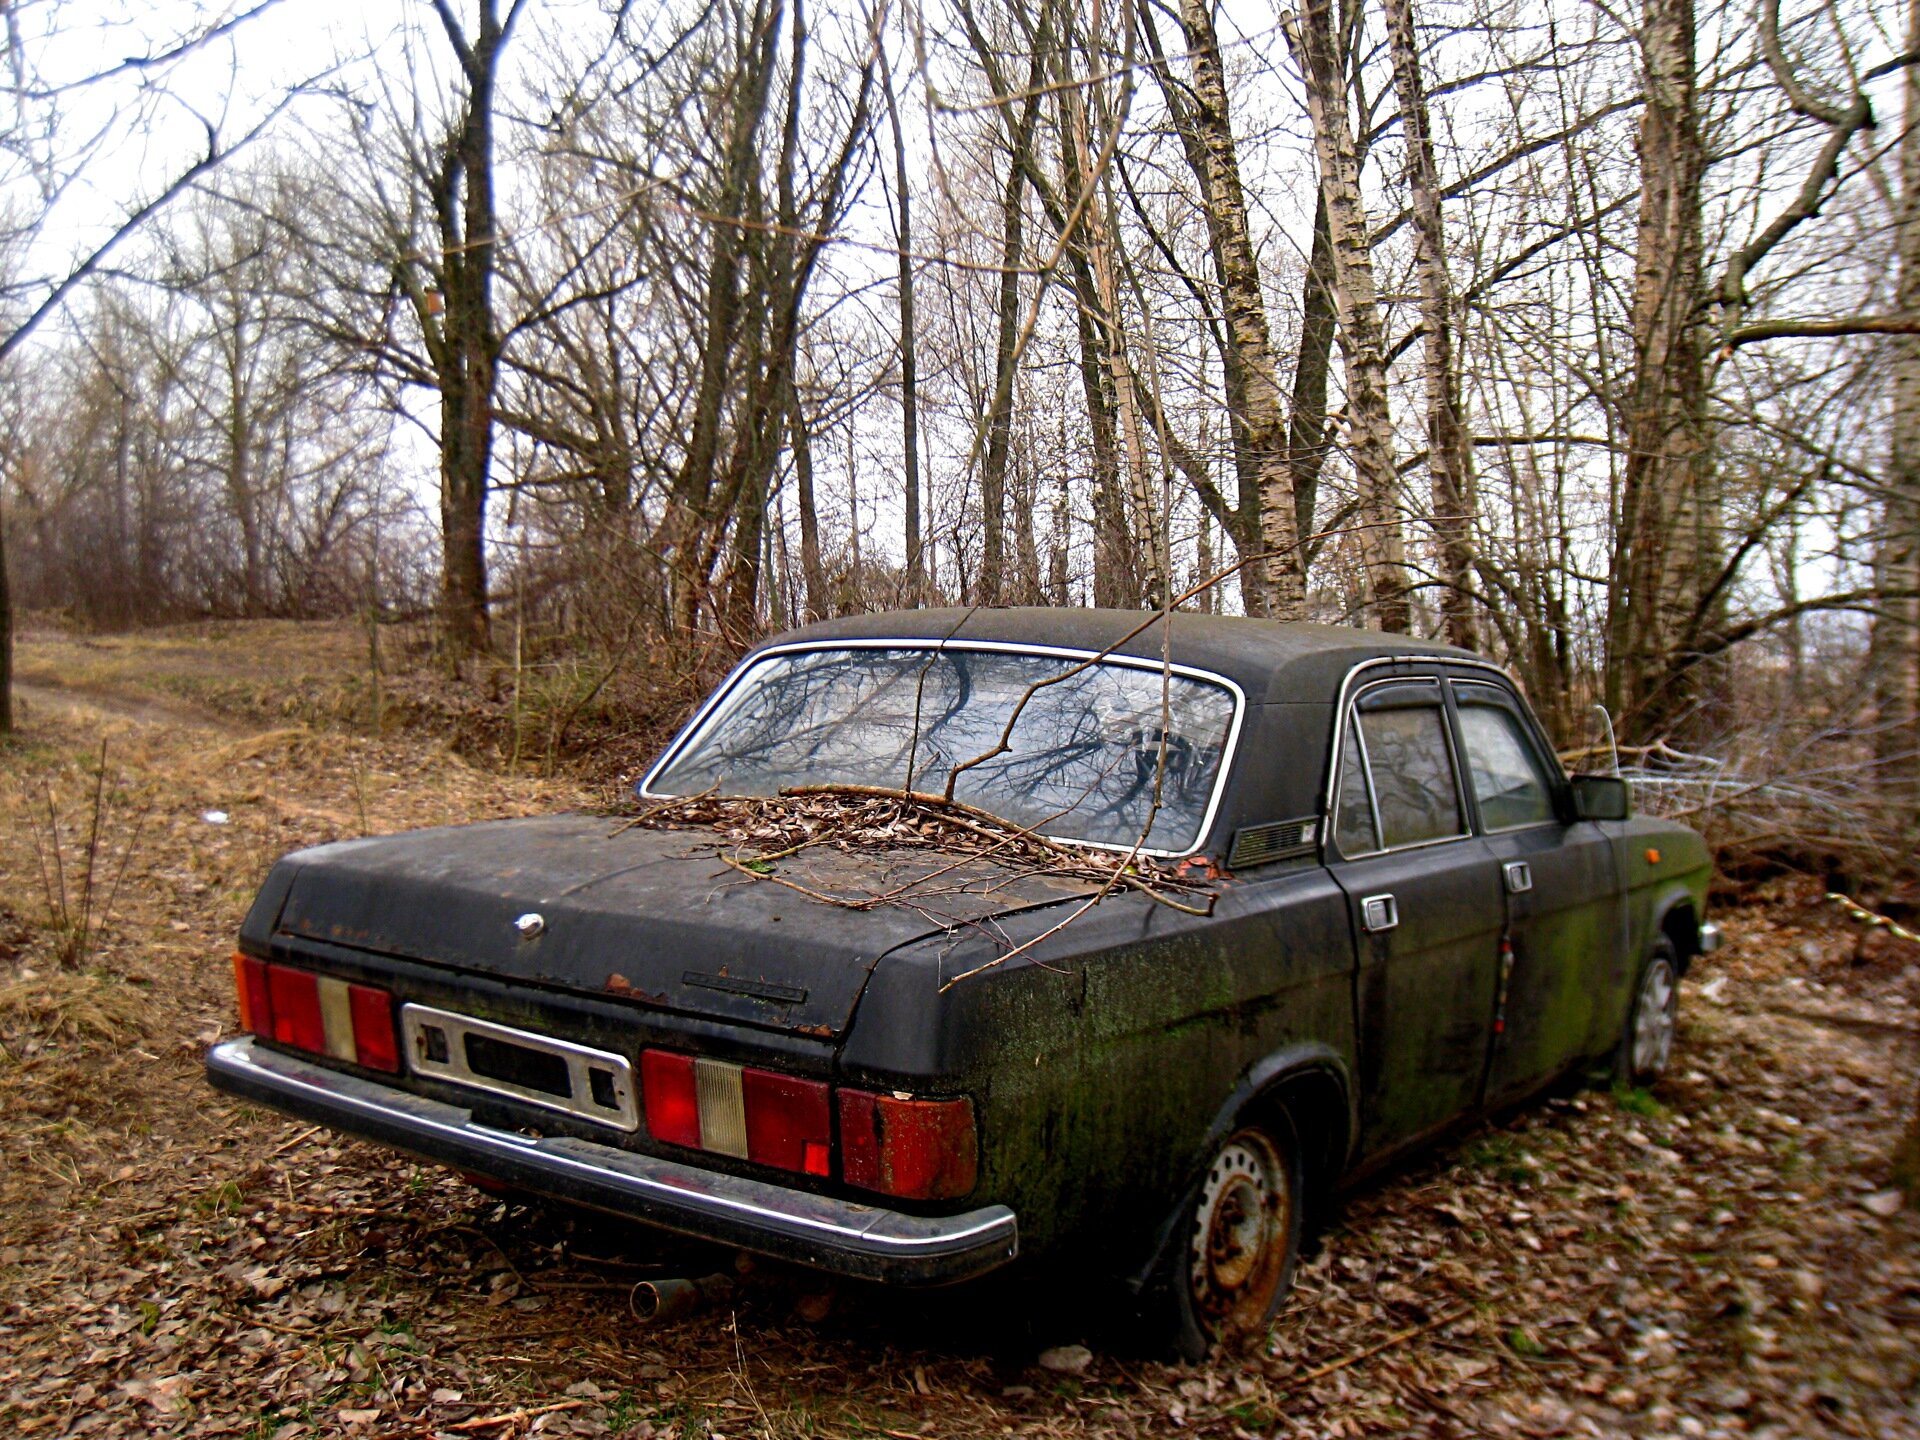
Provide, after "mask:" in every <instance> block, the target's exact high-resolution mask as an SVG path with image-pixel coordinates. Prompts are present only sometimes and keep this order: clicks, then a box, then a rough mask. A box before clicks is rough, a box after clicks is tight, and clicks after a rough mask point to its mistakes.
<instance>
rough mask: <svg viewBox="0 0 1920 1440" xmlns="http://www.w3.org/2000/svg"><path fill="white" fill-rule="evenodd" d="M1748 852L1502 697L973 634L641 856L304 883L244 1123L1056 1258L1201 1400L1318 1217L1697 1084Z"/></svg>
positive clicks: (772, 648) (316, 853)
mask: <svg viewBox="0 0 1920 1440" xmlns="http://www.w3.org/2000/svg"><path fill="white" fill-rule="evenodd" d="M1707 876H1708V859H1707V853H1706V850H1705V848H1704V846H1703V844H1702V842H1701V841H1700V839H1699V837H1698V836H1696V835H1695V834H1694V833H1693V832H1692V831H1690V830H1687V829H1685V828H1683V827H1680V826H1676V825H1672V824H1666V823H1660V822H1656V821H1651V820H1647V819H1637V818H1629V816H1628V797H1627V793H1626V786H1625V784H1624V783H1623V782H1622V781H1620V780H1617V779H1610V778H1602V777H1574V778H1572V779H1569V778H1568V777H1567V776H1566V775H1565V774H1564V773H1563V772H1562V770H1561V768H1560V766H1559V764H1558V762H1557V761H1556V760H1555V758H1554V755H1553V751H1552V750H1551V748H1550V747H1549V746H1548V744H1547V743H1546V739H1545V737H1544V735H1543V734H1542V732H1541V730H1540V728H1539V726H1538V724H1537V722H1536V721H1535V720H1534V718H1533V715H1532V713H1531V711H1530V710H1529V709H1528V707H1527V705H1526V703H1525V702H1524V701H1523V700H1522V699H1521V697H1520V695H1519V694H1518V692H1517V691H1516V689H1515V688H1514V686H1513V685H1512V684H1511V683H1510V681H1509V680H1508V679H1507V677H1506V676H1505V675H1504V674H1503V673H1502V672H1501V671H1500V670H1498V669H1497V668H1495V667H1494V666H1491V665H1489V664H1487V663H1486V662H1485V661H1482V660H1480V659H1478V658H1476V657H1474V656H1472V655H1470V654H1467V653H1465V652H1463V651H1459V650H1454V649H1450V648H1448V647H1445V646H1441V645H1436V644H1429V643H1424V642H1420V641H1415V640H1409V639H1405V638H1403V637H1398V636H1389V635H1381V634H1373V633H1367V632H1363V631H1358V630H1347V629H1337V628H1331V627H1324V626H1312V625H1282V624H1276V623H1270V622H1266V621H1259V620H1240V619H1226V618H1217V617H1207V616H1196V615H1186V614H1177V615H1175V616H1173V617H1172V619H1171V621H1170V622H1169V621H1162V620H1160V619H1157V618H1156V617H1155V616H1153V615H1151V614H1137V613H1122V612H1112V611H1086V610H1078V611H1076V610H1019V609H1013V610H968V611H961V610H944V611H943V610H929V611H915V612H910V613H899V614H888V615H871V616H863V617H858V618H854V619H848V620H840V621H834V622H831V623H827V624H821V625H815V626H812V627H809V628H807V629H804V630H801V631H798V632H796V633H793V634H790V635H787V636H784V637H782V638H780V639H778V640H774V641H770V642H768V643H766V644H764V645H762V646H760V647H759V648H757V649H756V650H754V651H752V652H751V653H750V654H748V655H747V657H746V658H745V659H744V660H743V661H742V662H741V664H740V665H739V666H738V668H737V669H736V670H735V671H734V672H733V674H732V675H731V676H730V677H729V678H728V679H727V680H726V682H725V683H724V684H722V685H721V686H720V687H719V689H718V690H717V691H716V692H715V694H714V695H713V696H712V698H711V699H709V700H708V701H707V703H706V705H705V707H704V708H703V709H701V711H700V712H699V713H698V714H697V715H696V716H695V717H694V718H693V720H692V721H691V722H690V723H689V724H688V725H687V726H686V728H685V729H684V730H683V731H682V733H681V734H680V735H679V737H678V738H677V739H676V740H675V741H674V742H673V743H672V745H671V746H669V747H668V749H667V751H666V752H665V754H664V755H662V756H661V757H660V758H659V760H658V761H657V762H656V763H655V764H654V765H653V767H652V769H651V770H650V771H649V773H648V774H647V776H646V778H645V780H644V781H643V782H642V783H641V785H640V787H639V796H638V805H637V808H635V809H634V810H633V811H632V812H631V813H629V814H625V815H616V816H606V815H569V816H556V817H551V818H539V819H530V820H508V821H498V822H492V823H487V824H480V825H472V826H465V827H460V828H453V829H439V830H426V831H420V832H417V833H414V834H408V835H396V836H388V837H383V838H374V839H365V840H355V841H348V842H344V843H339V844H333V845H326V846H322V847H319V848H317V849H312V850H307V851H303V852H300V853H298V854H295V855H291V856H288V857H287V858H286V859H284V860H282V861H281V862H280V863H279V864H278V865H276V866H275V867H274V869H273V872H272V874H271V875H270V876H269V877H268V879H267V881H266V884H265V885H264V887H263V888H262V889H261V892H260V895H259V898H258V899H257V900H256V901H255V903H254V906H253V909H252V911H251V913H250V914H249V916H248V917H247V920H246V922H245V925H244V926H243V928H242V930H241V934H240V944H239V953H238V954H237V955H236V956H235V970H236V977H237V981H238V987H239V993H240V1013H241V1024H242V1028H243V1029H244V1030H246V1031H248V1032H251V1033H250V1034H248V1035H243V1036H241V1037H239V1038H235V1039H231V1040H227V1041H225V1042H224V1043H222V1044H220V1045H217V1046H216V1047H215V1048H214V1049H213V1051H212V1052H211V1054H210V1055H209V1057H208V1061H207V1069H208V1074H209V1078H210V1079H211V1080H212V1082H213V1083H214V1084H215V1085H217V1086H219V1087H220V1088H221V1089H223V1090H226V1091H229V1092H232V1093H234V1094H236V1095H240V1096H244V1097H247V1098H249V1099H252V1100H256V1101H260V1102H263V1103H265V1104H267V1105H270V1106H274V1107H277V1108H279V1109H281V1110H284V1111H286V1112H289V1113H291V1114H294V1115H297V1116H301V1117H305V1118H308V1119H311V1120H316V1121H320V1122H324V1123H325V1124H328V1125H331V1126H333V1127H335V1128H337V1129H339V1130H341V1131H344V1132H347V1133H350V1134H353V1135H358V1136H363V1137H365V1138H367V1139H370V1140H374V1141H379V1142H382V1143H384V1144H387V1145H390V1146H394V1147H397V1148H398V1149H400V1150H403V1151H407V1152H410V1153H412V1154H414V1155H417V1156H423V1157H426V1158H428V1159H430V1160H435V1161H440V1162H444V1163H445V1164H447V1165H449V1166H453V1167H457V1168H458V1169H460V1170H463V1171H466V1172H469V1173H473V1174H477V1175H480V1176H482V1177H488V1178H490V1179H491V1180H492V1181H495V1182H498V1183H500V1184H504V1185H507V1186H511V1187H513V1188H515V1189H517V1190H521V1191H525V1192H531V1193H533V1194H537V1195H545V1196H550V1197H557V1198H560V1199H564V1200H567V1201H572V1202H576V1203H581V1204H585V1205H588V1206H592V1207H597V1208H599V1209H602V1210H606V1211H612V1212H615V1213H617V1214H620V1215H624V1216H629V1217H632V1218H635V1219H638V1220H642V1221H646V1222H650V1223H652V1224H654V1225H658V1226H662V1227H665V1228H667V1229H670V1230H674V1231H678V1232H681V1233H683V1234H688V1235H694V1236H699V1237H705V1238H707V1239H711V1240H714V1241H717V1242H720V1243H724V1244H728V1245H734V1246H738V1247H742V1248H745V1249H748V1250H753V1251H758V1252H761V1253H765V1254H768V1255H774V1256H780V1257H784V1258H786V1259H789V1260H793V1261H797V1262H800V1263H803V1264H806V1265H810V1266H815V1267H819V1268H822V1269H825V1270H829V1271H835V1272H839V1273H841V1274H845V1275H852V1276H861V1277H869V1278H874V1279H880V1280H885V1281H892V1282H897V1283H914V1284H925V1283H938V1282H945V1281H954V1280H961V1279H965V1278H967V1277H970V1276H974V1275H978V1274H981V1273H983V1272H985V1271H988V1270H991V1269H993V1268H994V1267H997V1266H1000V1265H1002V1264H1004V1263H1005V1262H1007V1261H1009V1260H1011V1259H1013V1258H1014V1256H1015V1254H1016V1253H1019V1254H1022V1255H1051V1256H1054V1257H1059V1258H1062V1259H1067V1260H1075V1259H1077V1260H1079V1261H1082V1262H1084V1263H1087V1264H1089V1265H1091V1266H1094V1267H1096V1268H1097V1270H1098V1271H1099V1273H1102V1274H1105V1275H1110V1276H1113V1277H1115V1278H1117V1279H1118V1280H1120V1281H1122V1282H1124V1283H1125V1284H1126V1285H1127V1286H1128V1287H1129V1288H1130V1290H1131V1291H1132V1293H1133V1294H1134V1295H1136V1296H1137V1297H1139V1300H1140V1303H1141V1306H1142V1309H1143V1310H1144V1311H1145V1313H1147V1314H1149V1315H1152V1316H1155V1317H1157V1318H1158V1322H1159V1323H1160V1325H1161V1326H1162V1327H1163V1333H1164V1335H1165V1338H1166V1339H1167V1340H1168V1341H1169V1342H1170V1343H1171V1344H1172V1345H1173V1347H1174V1348H1176V1349H1178V1350H1179V1351H1181V1352H1183V1353H1185V1354H1187V1355H1190V1356H1192V1355H1199V1354H1201V1353H1204V1352H1205V1350H1206V1349H1207V1348H1208V1347H1209V1346H1210V1345H1212V1344H1213V1343H1214V1342H1215V1341H1217V1340H1220V1339H1222V1338H1224V1337H1226V1336H1228V1335H1230V1334H1246V1333H1257V1332H1260V1331H1263V1330H1264V1327H1265V1325H1266V1322H1267V1321H1268V1320H1269V1319H1270V1317H1271V1316H1272V1314H1273V1311H1274V1309H1275V1307H1276V1306H1277V1305H1278V1303H1279V1300H1280V1297H1281V1296H1282V1295H1283V1293H1284V1292H1285V1290H1286V1287H1287V1284H1288V1282H1289V1279H1290V1276H1291V1272H1292V1266H1293V1257H1294V1253H1295V1249H1296V1246H1297V1243H1298V1236H1299V1228H1300V1219H1301V1213H1302V1210H1303V1208H1304V1207H1305V1205H1306V1204H1307V1202H1308V1200H1309V1199H1310V1198H1311V1197H1312V1196H1314V1195H1316V1194H1318V1193H1322V1192H1324V1191H1325V1190H1327V1189H1328V1188H1329V1187H1331V1186H1333V1185H1335V1184H1337V1183H1338V1182H1340V1181H1342V1180H1343V1179H1345V1178H1349V1177H1351V1176H1353V1175H1354V1174H1356V1173H1358V1172H1360V1171H1362V1170H1364V1169H1366V1168H1369V1167H1373V1166H1377V1165H1379V1164H1380V1163H1382V1162H1383V1161H1384V1160H1386V1159H1388V1158H1390V1157H1392V1156H1393V1155H1395V1154H1396V1153H1399V1152H1402V1151H1404V1150H1405V1149H1407V1148H1408V1147H1410V1146H1413V1145H1415V1144H1417V1143H1419V1142H1420V1141H1422V1140H1423V1139H1426V1138H1429V1137H1431V1136H1433V1135H1434V1134H1436V1133H1437V1132H1438V1131H1440V1130H1442V1129H1443V1128H1445V1127H1447V1126H1449V1125H1450V1124H1452V1123H1453V1122H1455V1121H1457V1120H1459V1119H1460V1118H1461V1117H1463V1116H1467V1115H1471V1114H1474V1113H1477V1112H1481V1111H1485V1110H1487V1109H1489V1108H1491V1107H1495V1106H1500V1105H1503V1104H1506V1103H1509V1102H1511V1101H1514V1100H1517V1099H1521V1098H1524V1097H1526V1096H1527V1095H1529V1094H1531V1093H1533V1092H1536V1091H1538V1090H1540V1089H1541V1088H1542V1087H1544V1086H1546V1085H1548V1084H1549V1083H1551V1082H1552V1081H1553V1080H1555V1079H1556V1077H1559V1076H1562V1075H1564V1074H1567V1073H1568V1072H1571V1071H1574V1070H1576V1069H1578V1068H1580V1067H1585V1066H1593V1065H1595V1064H1596V1063H1612V1064H1614V1065H1617V1066H1618V1067H1620V1069H1622V1070H1623V1071H1625V1072H1627V1073H1629V1074H1631V1075H1632V1076H1634V1077H1638V1078H1642V1079H1644V1078H1647V1077H1649V1076H1651V1075H1653V1074H1655V1073H1657V1072H1658V1071H1659V1070H1660V1068H1661V1067H1662V1065H1663V1064H1664V1063H1665V1062H1666V1059H1667V1053H1668V1049H1669V1046H1670V1044H1671V1041H1672V1037H1673V1029H1674V1013H1675V1003H1676V997H1677V987H1678V982H1679V979H1680V976H1681V975H1682V973H1683V972H1684V970H1685V968H1686V966H1687V965H1688V963H1689V962H1690V960H1691V959H1692V958H1693V957H1694V956H1695V955H1697V954H1699V953H1700V952H1702V951H1703V950H1706V949H1710V948H1711V947H1712V945H1713V943H1714V935H1715V932H1714V929H1713V927H1712V926H1711V925H1708V924H1706V923H1705V909H1704V904H1705V892H1706V882H1707Z"/></svg>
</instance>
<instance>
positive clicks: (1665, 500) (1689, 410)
mask: <svg viewBox="0 0 1920 1440" xmlns="http://www.w3.org/2000/svg"><path fill="white" fill-rule="evenodd" d="M1640 50H1641V60H1642V66H1643V70H1644V74H1645V86H1646V100H1645V103H1644V105H1643V107H1642V109H1641V112H1640V220H1639V231H1638V236H1637V241H1636V245H1637V250H1636V255H1635V260H1634V289H1633V307H1632V312H1631V324H1632V333H1633V345H1634V356H1635V365H1634V373H1633V378H1632V381H1631V384H1630V387H1629V390H1628V394H1627V401H1626V416H1625V420H1626V431H1627V437H1626V438H1627V458H1626V465H1625V468H1624V471H1623V474H1622V476H1621V487H1620V517H1619V523H1618V527H1617V530H1616V540H1615V546H1616V550H1615V558H1614V567H1613V573H1614V576H1615V584H1614V587H1613V590H1612V592H1611V593H1610V595H1609V616H1608V640H1609V645H1608V649H1609V658H1610V663H1609V665H1608V667H1607V683H1608V697H1607V698H1608V705H1609V706H1610V708H1612V709H1613V710H1614V711H1615V713H1616V717H1617V723H1618V724H1619V725H1620V731H1621V734H1620V738H1621V740H1622V741H1623V742H1626V743H1629V744H1634V743H1642V742H1645V741H1650V740H1654V739H1657V738H1659V737H1660V736H1661V735H1662V734H1664V733H1666V731H1667V730H1668V729H1669V728H1670V727H1671V725H1672V723H1673V722H1674V721H1675V720H1676V719H1677V718H1679V717H1680V716H1681V715H1682V714H1684V713H1685V712H1686V710H1687V708H1688V696H1687V693H1686V692H1687V689H1688V682H1687V681H1686V680H1685V679H1684V678H1683V677H1685V676H1690V675H1691V674H1692V673H1693V672H1692V671H1691V670H1690V669H1689V670H1681V671H1676V670H1674V669H1673V667H1672V663H1671V662H1672V660H1673V659H1674V658H1675V655H1676V651H1677V648H1678V646H1679V645H1680V644H1681V643H1682V642H1683V640H1684V639H1685V638H1686V636H1687V635H1688V634H1689V633H1690V632H1691V631H1692V630H1693V629H1694V628H1695V622H1694V615H1695V611H1696V609H1697V606H1698V602H1699V600H1700V597H1701V594H1702V587H1701V585H1700V578H1699V577H1700V572H1701V570H1702V568H1703V564H1704V560H1705V557H1706V555H1707V554H1708V553H1710V547H1708V546H1705V545H1703V544H1702V532H1703V529H1704V527H1705V525H1706V523H1707V522H1708V520H1709V518H1710V517H1709V516H1708V515H1707V514H1705V513H1703V505H1702V500H1703V498H1704V494H1705V491H1706V486H1707V481H1708V478H1709V476H1710V471H1711V467H1712V456H1711V454H1710V452H1709V447H1708V444H1707V433H1706V394H1707V389H1706V375H1705V339H1706V337H1705V310H1704V307H1703V304H1702V302H1703V299H1704V295H1703V291H1702V283H1701V259H1702V257H1701V235H1700V183H1701V177H1702V174H1703V172H1704V166H1705V158H1704V153H1703V151H1702V148H1701V143H1700V125H1699V111H1698V99H1697V96H1696V84H1695V70H1694V10H1693V0H1646V9H1645V11H1644V14H1643V17H1642V25H1641V34H1640Z"/></svg>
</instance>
